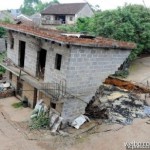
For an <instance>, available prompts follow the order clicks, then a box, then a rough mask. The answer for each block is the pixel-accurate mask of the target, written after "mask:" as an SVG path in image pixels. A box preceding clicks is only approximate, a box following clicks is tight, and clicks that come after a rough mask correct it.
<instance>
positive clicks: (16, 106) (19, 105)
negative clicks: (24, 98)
mask: <svg viewBox="0 0 150 150" xmlns="http://www.w3.org/2000/svg"><path fill="white" fill-rule="evenodd" d="M12 106H13V107H14V108H20V107H23V103H22V102H17V103H13V104H12Z"/></svg>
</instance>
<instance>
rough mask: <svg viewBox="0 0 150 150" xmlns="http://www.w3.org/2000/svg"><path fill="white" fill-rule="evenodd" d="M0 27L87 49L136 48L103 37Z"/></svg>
mask: <svg viewBox="0 0 150 150" xmlns="http://www.w3.org/2000/svg"><path fill="white" fill-rule="evenodd" d="M0 27H4V28H6V29H8V30H12V31H16V32H20V33H24V34H29V35H32V36H35V37H39V38H42V39H46V40H49V41H53V42H57V43H61V44H69V45H78V46H88V47H101V48H116V49H134V48H136V44H135V43H130V42H123V41H117V40H114V39H108V38H103V37H96V38H92V39H91V38H86V36H84V38H82V36H79V37H77V36H66V35H65V34H62V33H61V32H59V31H57V30H47V29H41V28H35V27H32V26H24V25H15V24H4V23H0Z"/></svg>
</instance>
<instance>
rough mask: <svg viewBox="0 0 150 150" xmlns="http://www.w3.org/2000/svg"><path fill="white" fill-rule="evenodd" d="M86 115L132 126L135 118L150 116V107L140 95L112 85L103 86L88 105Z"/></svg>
mask: <svg viewBox="0 0 150 150" xmlns="http://www.w3.org/2000/svg"><path fill="white" fill-rule="evenodd" d="M143 97H145V96H143ZM86 115H87V116H88V117H92V118H100V119H105V120H106V121H107V122H112V123H121V124H131V123H132V121H133V119H134V118H144V117H146V116H150V107H149V106H148V103H147V101H146V100H145V98H141V96H140V94H137V93H132V92H129V91H127V90H123V89H120V88H118V87H116V86H112V85H102V86H100V88H99V89H98V90H97V92H96V95H95V97H93V99H92V100H91V101H90V103H89V104H88V106H87V108H86Z"/></svg>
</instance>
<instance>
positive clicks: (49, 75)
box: [42, 44, 70, 83]
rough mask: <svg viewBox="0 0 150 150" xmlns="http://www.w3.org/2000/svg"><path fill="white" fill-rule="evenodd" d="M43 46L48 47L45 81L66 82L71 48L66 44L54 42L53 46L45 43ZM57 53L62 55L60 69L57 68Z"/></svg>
mask: <svg viewBox="0 0 150 150" xmlns="http://www.w3.org/2000/svg"><path fill="white" fill-rule="evenodd" d="M42 48H44V49H47V57H46V66H45V78H44V82H49V83H60V81H64V82H65V80H66V77H67V73H68V66H69V61H70V49H69V48H66V46H59V45H58V44H54V45H52V47H50V46H49V47H48V46H46V45H45V46H44V45H43V46H42ZM56 54H60V55H62V61H61V68H60V70H57V69H55V58H56Z"/></svg>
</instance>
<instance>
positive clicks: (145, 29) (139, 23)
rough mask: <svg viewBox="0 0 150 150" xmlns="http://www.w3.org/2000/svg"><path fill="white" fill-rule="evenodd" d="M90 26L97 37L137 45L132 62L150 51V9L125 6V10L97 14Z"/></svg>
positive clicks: (131, 56) (138, 6) (119, 9)
mask: <svg viewBox="0 0 150 150" xmlns="http://www.w3.org/2000/svg"><path fill="white" fill-rule="evenodd" d="M90 26H92V28H91V29H90V30H91V31H92V32H94V34H96V35H100V36H104V37H108V38H114V39H117V40H124V41H131V42H135V43H137V49H135V50H133V51H132V53H131V55H130V57H129V59H130V60H133V59H134V58H136V57H137V55H139V54H140V53H141V52H142V51H147V50H149V49H150V42H149V41H150V9H148V8H145V7H144V6H142V5H125V6H124V7H123V8H118V9H116V10H111V11H104V12H101V13H97V14H96V15H95V16H94V19H93V22H90Z"/></svg>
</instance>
